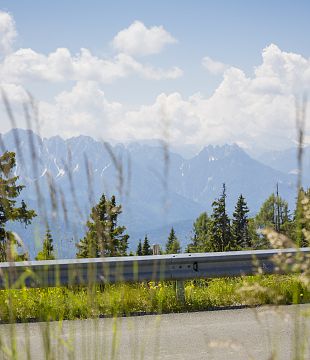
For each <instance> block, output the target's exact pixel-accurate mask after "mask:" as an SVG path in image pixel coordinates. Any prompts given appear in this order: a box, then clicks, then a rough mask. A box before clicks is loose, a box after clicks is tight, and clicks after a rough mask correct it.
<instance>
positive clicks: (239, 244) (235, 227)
mask: <svg viewBox="0 0 310 360" xmlns="http://www.w3.org/2000/svg"><path fill="white" fill-rule="evenodd" d="M248 212H249V209H248V207H247V204H246V201H245V199H244V197H243V196H242V194H241V195H240V196H239V198H238V201H237V204H236V207H235V211H234V213H233V219H232V226H231V233H232V239H233V242H234V247H235V250H239V249H245V248H250V247H251V239H250V237H249V228H248V218H247V213H248Z"/></svg>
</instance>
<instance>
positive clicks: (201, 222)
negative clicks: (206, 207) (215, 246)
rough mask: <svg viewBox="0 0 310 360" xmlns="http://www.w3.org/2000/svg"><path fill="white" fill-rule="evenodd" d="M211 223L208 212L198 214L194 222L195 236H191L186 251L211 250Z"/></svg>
mask: <svg viewBox="0 0 310 360" xmlns="http://www.w3.org/2000/svg"><path fill="white" fill-rule="evenodd" d="M209 223H210V219H209V217H208V215H207V213H206V212H203V213H202V214H200V215H199V216H198V218H197V219H196V220H195V222H194V224H193V236H192V237H191V243H190V244H188V246H187V249H186V252H207V251H210V249H211V247H210V242H209V233H208V229H209Z"/></svg>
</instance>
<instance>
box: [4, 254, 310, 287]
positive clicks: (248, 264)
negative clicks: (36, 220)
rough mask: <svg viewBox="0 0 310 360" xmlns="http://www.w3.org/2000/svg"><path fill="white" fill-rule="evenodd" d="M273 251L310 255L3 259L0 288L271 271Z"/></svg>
mask: <svg viewBox="0 0 310 360" xmlns="http://www.w3.org/2000/svg"><path fill="white" fill-rule="evenodd" d="M277 254H287V255H288V254H292V255H293V256H298V255H301V256H309V257H310V248H302V249H298V250H296V249H281V250H252V251H232V252H223V253H195V254H177V255H151V256H128V257H118V258H116V257H115V258H96V259H74V260H47V261H28V262H13V263H7V262H5V263H0V289H7V288H19V287H22V286H27V287H52V286H60V285H62V286H67V285H87V284H105V283H116V282H121V281H124V282H134V281H160V280H166V281H169V280H181V281H182V280H190V279H198V278H212V277H230V276H240V275H252V274H255V273H257V267H258V266H259V267H260V268H261V269H262V271H263V273H265V274H272V273H274V272H275V264H274V262H273V257H274V256H275V255H277ZM289 271H290V269H288V270H287V272H289Z"/></svg>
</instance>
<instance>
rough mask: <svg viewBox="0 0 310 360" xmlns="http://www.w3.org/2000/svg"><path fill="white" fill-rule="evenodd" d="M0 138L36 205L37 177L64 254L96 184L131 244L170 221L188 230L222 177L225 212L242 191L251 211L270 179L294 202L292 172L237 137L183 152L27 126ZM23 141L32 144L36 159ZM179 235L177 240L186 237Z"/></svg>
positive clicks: (265, 192)
mask: <svg viewBox="0 0 310 360" xmlns="http://www.w3.org/2000/svg"><path fill="white" fill-rule="evenodd" d="M1 138H2V142H3V144H4V146H5V147H6V148H7V149H8V150H10V151H15V152H16V153H17V168H16V174H17V175H19V176H20V178H21V182H22V183H24V184H25V185H26V189H25V190H24V192H23V198H24V199H25V201H27V202H28V203H30V204H31V206H32V207H34V208H36V209H38V204H37V199H38V194H37V193H36V188H37V186H38V185H39V188H40V191H41V196H42V198H43V199H44V205H45V209H46V217H47V218H48V219H49V220H50V221H54V222H56V221H57V222H58V225H57V226H58V228H59V234H56V235H55V237H58V238H61V241H62V244H59V249H60V250H59V251H63V252H64V253H65V255H66V256H69V255H72V254H74V252H75V249H74V242H75V241H77V240H78V239H79V237H81V236H82V235H83V233H84V227H83V224H84V223H85V221H86V219H87V216H88V214H89V211H90V208H91V205H92V204H94V203H95V202H96V201H98V199H99V197H100V195H101V194H102V193H103V192H104V193H106V194H107V195H111V194H115V195H116V196H117V199H118V201H119V202H120V203H121V204H122V206H123V214H122V218H121V222H122V223H123V224H124V225H126V227H127V229H128V232H129V234H130V233H132V234H135V238H133V239H131V244H132V247H133V248H135V246H136V243H137V241H138V238H139V237H141V238H142V237H143V236H144V234H146V233H148V232H150V231H152V232H154V233H156V241H159V240H160V238H162V242H164V241H165V240H166V237H167V234H166V230H167V229H168V228H169V227H171V226H172V225H174V224H181V225H180V229H182V231H181V230H180V231H181V232H182V234H185V233H186V232H187V233H189V231H190V230H191V226H189V224H192V222H193V220H194V219H195V218H196V217H197V216H198V215H199V214H200V213H201V212H202V211H205V210H207V211H210V208H211V204H212V202H213V200H214V199H215V198H216V197H218V196H219V194H220V192H221V187H222V184H223V183H224V182H225V183H226V186H227V206H228V210H229V211H230V212H232V211H233V208H234V205H235V203H236V200H237V197H238V195H239V194H240V193H242V194H243V195H244V196H245V198H246V200H247V202H248V205H249V208H250V210H251V213H252V214H254V213H255V212H256V211H257V210H258V209H259V207H260V206H261V204H262V202H263V201H264V200H265V199H266V198H267V197H268V196H269V195H270V194H271V193H272V192H273V191H274V189H275V185H276V183H279V188H280V193H281V196H282V197H284V198H285V199H287V200H288V202H289V204H290V206H291V207H293V205H294V202H295V186H296V185H295V184H296V176H295V175H294V174H287V173H284V172H281V171H279V170H276V169H273V168H272V167H271V166H267V165H265V164H263V163H262V162H259V161H257V160H255V159H253V158H251V157H250V156H249V155H248V154H247V153H246V152H245V151H244V150H242V149H241V148H240V147H239V146H238V145H236V144H233V145H223V146H212V145H208V146H206V147H204V148H203V149H202V150H201V151H200V152H199V153H198V154H197V155H195V156H193V157H192V158H190V159H184V158H183V157H182V156H181V155H179V154H176V153H174V152H172V151H169V149H168V153H166V154H165V153H164V151H163V148H162V147H160V146H154V145H153V144H152V146H151V145H149V144H139V143H134V144H127V145H126V146H125V145H123V144H117V145H108V146H107V145H105V144H103V143H102V142H99V141H96V140H94V139H93V138H91V137H88V136H82V135H81V136H78V137H73V138H69V139H66V140H64V139H62V138H61V137H59V136H54V137H51V138H41V137H39V136H37V135H36V134H35V133H33V132H31V131H30V130H21V129H14V130H11V131H9V132H8V133H6V134H3V135H2V136H1ZM16 139H18V142H19V145H18V147H17V146H16ZM30 142H32V143H33V145H34V147H35V154H36V158H35V159H33V157H32V150H31V146H30ZM167 155H168V156H167ZM165 157H166V160H165ZM33 160H35V166H33ZM34 169H36V171H37V173H34ZM87 174H88V175H87ZM51 183H52V185H53V189H55V194H54V195H55V199H53V195H51V191H50V188H51ZM72 190H74V191H72ZM62 201H65V203H66V209H67V216H68V222H69V224H70V226H68V224H67V229H66V226H65V224H64V214H63V209H62V207H61V202H62ZM53 202H54V203H53ZM55 204H56V208H55ZM41 205H42V204H41ZM55 228H56V226H55ZM161 228H162V229H163V232H162V235H161V234H160V229H161ZM20 231H23V230H20ZM182 236H183V237H184V235H182ZM150 240H151V242H152V239H150ZM59 241H60V240H59ZM181 241H182V242H183V243H184V242H185V239H181Z"/></svg>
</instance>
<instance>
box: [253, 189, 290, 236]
mask: <svg viewBox="0 0 310 360" xmlns="http://www.w3.org/2000/svg"><path fill="white" fill-rule="evenodd" d="M255 219H256V223H257V225H258V227H259V228H261V229H263V228H267V227H270V228H272V229H274V230H276V231H278V232H281V233H285V234H286V229H287V227H288V223H290V222H291V218H290V213H289V209H288V203H287V201H285V200H284V199H282V198H281V197H280V196H279V195H278V194H277V195H275V194H271V195H270V196H269V197H268V199H267V200H266V201H265V202H264V203H263V204H262V206H261V208H260V210H259V212H258V214H257V215H256V218H255ZM286 235H287V234H286Z"/></svg>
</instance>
